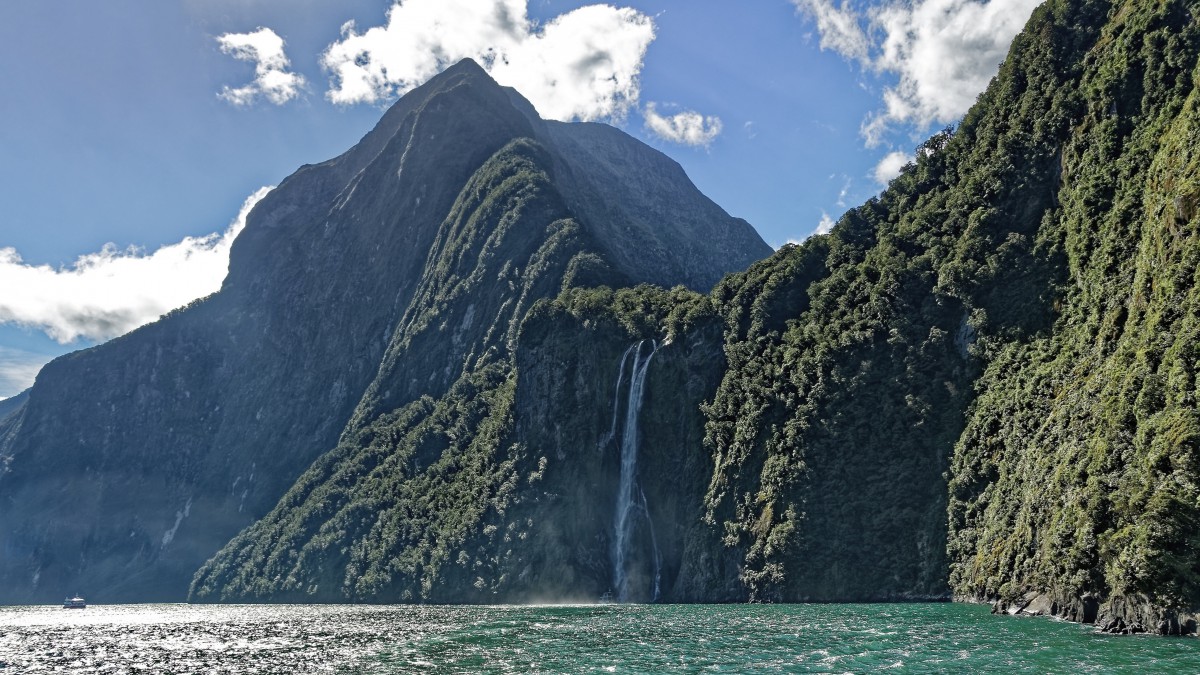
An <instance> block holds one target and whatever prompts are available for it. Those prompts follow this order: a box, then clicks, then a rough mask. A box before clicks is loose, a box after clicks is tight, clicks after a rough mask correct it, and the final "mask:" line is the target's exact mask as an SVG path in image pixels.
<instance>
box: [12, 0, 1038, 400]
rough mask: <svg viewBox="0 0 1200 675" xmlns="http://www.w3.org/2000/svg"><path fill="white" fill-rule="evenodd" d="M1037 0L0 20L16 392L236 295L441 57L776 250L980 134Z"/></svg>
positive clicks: (262, 5) (312, 2)
mask: <svg viewBox="0 0 1200 675" xmlns="http://www.w3.org/2000/svg"><path fill="white" fill-rule="evenodd" d="M1035 4H1036V2H1035V1H1034V0H990V2H976V1H974V0H883V1H881V2H875V3H855V2H852V1H851V0H846V1H844V2H834V0H752V1H751V2H729V1H728V0H689V1H687V2H680V1H674V2H671V1H664V0H645V1H643V0H630V1H629V2H623V3H617V4H613V5H600V6H597V5H595V3H587V2H566V1H557V0H528V1H526V0H404V2H400V3H398V2H395V0H178V1H176V2H160V1H158V0H106V1H105V2H103V3H97V2H94V1H87V2H84V1H81V0H65V1H59V2H54V3H15V2H10V3H3V4H2V5H0V63H3V64H4V66H3V67H0V91H3V92H4V95H3V96H2V97H0V156H2V157H3V161H0V199H2V201H3V205H4V208H3V210H2V211H0V398H3V397H6V396H11V395H13V394H15V393H17V392H19V391H20V390H21V389H23V388H25V387H27V386H28V385H29V384H30V383H31V382H32V378H33V376H34V374H35V373H36V371H37V369H38V368H39V367H40V366H41V365H42V364H43V363H45V362H46V361H47V360H49V359H50V358H52V357H54V356H56V355H58V354H62V353H65V352H67V351H71V350H74V349H79V348H81V347H85V346H88V345H91V344H95V343H96V342H99V341H103V340H105V339H108V338H111V337H113V336H115V335H118V334H121V333H123V332H126V331H128V330H130V329H132V328H134V327H136V326H137V325H140V324H142V323H145V322H147V321H150V320H153V319H154V318H155V317H157V316H158V315H160V314H161V313H162V312H164V311H167V310H169V309H171V308H173V307H174V306H178V305H181V304H185V303H186V302H187V301H189V300H191V299H193V298H194V297H197V296H199V295H204V294H207V293H209V292H211V291H213V290H216V288H217V287H219V284H220V280H221V278H223V275H224V269H225V267H224V265H225V262H226V259H225V257H224V256H225V255H226V254H227V251H228V243H229V241H230V240H231V239H232V237H233V236H234V235H236V232H237V230H238V228H239V227H240V222H239V218H240V216H239V213H242V212H244V210H245V208H246V207H247V206H248V205H250V204H252V203H253V198H254V196H255V195H259V196H260V195H261V188H263V187H264V186H271V185H275V184H277V183H279V182H280V181H281V180H282V179H283V178H284V177H286V176H287V175H288V174H290V173H291V172H292V171H294V170H295V169H296V168H297V167H299V166H300V165H301V164H304V163H313V162H319V161H322V160H325V159H328V158H330V157H333V156H335V155H337V154H339V153H341V152H342V151H344V150H345V149H347V148H348V147H350V146H351V145H353V144H354V143H355V142H356V141H357V140H358V139H359V138H360V137H361V136H362V135H363V134H364V133H366V131H367V130H368V129H370V127H371V126H372V125H373V124H374V123H375V122H376V120H377V119H378V118H379V116H380V115H381V114H382V111H383V110H384V109H385V108H386V106H387V104H389V103H390V102H392V101H394V100H395V97H396V96H397V95H398V94H399V93H402V92H403V91H405V90H407V89H408V88H411V87H412V86H415V85H416V84H419V83H420V80H421V79H423V78H425V77H428V76H429V75H430V74H431V73H432V72H435V71H436V69H437V68H438V67H441V66H444V65H447V64H445V63H440V62H439V61H438V60H437V59H436V58H432V57H431V56H430V55H431V54H435V53H437V54H443V55H445V56H446V57H448V58H450V60H457V58H458V57H459V56H462V55H472V56H476V58H485V57H488V55H492V56H495V55H497V54H499V55H500V58H496V59H495V60H494V63H493V66H492V73H493V76H494V77H496V78H497V79H498V80H499V81H501V83H502V84H510V85H513V86H517V88H518V89H520V90H522V92H523V93H525V94H526V96H527V97H529V98H530V99H531V100H532V101H533V103H534V104H535V106H537V107H538V108H539V110H540V111H542V113H543V115H546V116H558V117H563V118H571V119H596V120H600V121H607V122H609V123H612V124H614V125H616V126H618V127H620V128H622V129H624V130H625V131H627V132H628V133H630V134H632V135H634V136H635V137H637V138H639V139H641V140H643V141H645V142H647V143H649V144H650V145H652V146H654V147H655V148H658V149H659V150H661V151H663V152H665V153H666V154H668V155H670V156H671V157H672V158H674V159H675V160H676V161H678V162H679V163H680V164H682V165H683V167H684V169H685V170H686V171H687V172H688V175H689V176H690V177H691V178H692V180H693V181H694V182H695V183H696V184H697V186H699V188H700V189H701V190H702V191H703V192H704V193H706V194H707V195H709V196H710V197H711V198H712V199H714V200H715V201H716V202H717V203H718V204H720V205H721V206H723V207H724V208H725V209H726V210H727V211H729V212H730V213H731V214H733V215H736V216H740V217H743V218H745V219H746V220H748V221H749V222H750V223H751V224H753V225H754V226H755V227H756V228H757V229H758V231H759V233H760V234H761V235H762V237H763V238H764V239H765V240H766V241H767V242H768V243H770V244H772V245H774V246H778V245H780V244H783V243H785V242H787V241H795V240H801V239H804V238H805V237H807V236H809V235H811V234H812V233H813V232H815V231H817V230H818V229H819V228H822V227H828V226H829V225H830V224H831V223H832V221H833V220H835V219H836V218H837V217H838V216H839V215H841V213H842V212H844V211H845V210H846V209H847V208H849V207H853V206H855V205H857V204H859V203H861V202H862V201H864V200H865V199H867V198H869V197H870V196H872V195H874V194H876V193H877V192H878V191H879V190H880V189H881V188H882V186H883V185H884V183H885V182H886V180H887V178H888V177H890V176H892V175H894V173H895V172H896V171H897V170H898V169H899V167H900V166H902V165H903V163H904V161H905V159H906V157H907V156H908V155H909V154H910V153H911V151H912V148H914V147H915V146H916V145H917V144H919V142H920V141H921V140H922V139H923V138H924V137H926V136H927V135H928V134H929V133H931V132H933V131H936V130H937V129H939V128H941V127H942V126H945V125H947V124H952V123H953V122H955V121H956V120H957V119H958V118H959V117H961V115H962V114H963V112H965V110H966V108H967V107H968V106H969V105H970V103H971V101H973V100H974V97H975V96H976V95H977V94H978V92H979V91H981V90H982V88H983V87H984V86H985V85H986V82H987V80H988V79H989V78H990V77H991V76H992V75H993V74H994V73H995V72H996V69H997V67H998V65H999V63H1000V61H1001V60H1002V59H1003V55H1004V52H1005V51H1006V50H1007V45H1008V43H1009V42H1010V41H1011V38H1012V35H1013V34H1015V32H1016V31H1017V30H1019V28H1020V27H1021V25H1023V23H1024V22H1025V20H1026V19H1027V18H1028V16H1029V13H1030V12H1031V11H1032V8H1033V7H1034V5H1035ZM498 10H504V11H503V12H499V11H498ZM389 12H390V13H389ZM389 17H390V19H389ZM496 17H501V18H504V17H507V19H506V20H501V19H498V18H496ZM349 21H353V22H354V23H353V24H350V25H347V22H349ZM264 29H266V30H264ZM589 50H590V51H591V52H595V53H602V54H604V55H605V56H606V57H607V58H605V59H592V60H594V61H596V62H597V63H599V65H597V66H594V67H593V69H592V70H591V71H587V72H585V73H583V75H580V74H579V73H580V72H581V71H580V70H579V69H574V70H572V69H570V68H569V67H568V66H570V65H571V64H572V63H575V62H581V61H583V60H587V59H588V58H589ZM355 64H367V65H365V66H361V65H358V66H356V65H355ZM378 65H384V66H386V67H387V70H386V73H387V76H386V77H383V78H382V79H380V78H379V77H376V78H375V79H374V80H371V79H370V76H371V75H372V72H373V71H372V67H373V66H378ZM606 68H607V69H608V70H605V69H606ZM374 74H375V75H376V76H378V71H374ZM585 75H587V76H590V78H589V77H584V76H585ZM572 77H575V78H576V81H570V80H571V78H572ZM551 80H553V81H554V82H555V83H556V84H555V86H554V87H550V86H549V85H548V84H546V83H547V82H548V81H551ZM527 90H528V91H527Z"/></svg>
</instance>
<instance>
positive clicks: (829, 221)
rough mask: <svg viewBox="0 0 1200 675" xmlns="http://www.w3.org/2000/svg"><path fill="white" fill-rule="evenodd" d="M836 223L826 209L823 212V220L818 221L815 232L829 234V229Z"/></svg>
mask: <svg viewBox="0 0 1200 675" xmlns="http://www.w3.org/2000/svg"><path fill="white" fill-rule="evenodd" d="M834 225H836V223H835V222H834V220H833V218H831V217H830V215H829V214H828V213H825V212H824V211H822V212H821V221H820V222H819V223H817V229H816V231H815V232H814V233H813V234H829V231H830V230H832V229H833V226H834Z"/></svg>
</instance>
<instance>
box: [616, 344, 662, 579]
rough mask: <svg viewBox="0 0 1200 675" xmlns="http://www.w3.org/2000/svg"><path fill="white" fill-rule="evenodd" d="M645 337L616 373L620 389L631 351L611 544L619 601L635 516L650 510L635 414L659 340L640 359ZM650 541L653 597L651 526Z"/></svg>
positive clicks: (657, 571)
mask: <svg viewBox="0 0 1200 675" xmlns="http://www.w3.org/2000/svg"><path fill="white" fill-rule="evenodd" d="M645 342H646V341H645V340H642V341H641V342H638V343H637V344H636V345H633V346H632V347H630V348H629V350H626V352H625V356H623V357H622V358H621V370H620V374H619V375H618V376H617V380H618V383H617V386H618V392H619V391H620V380H621V378H622V377H623V376H624V373H625V361H626V359H627V358H628V357H629V354H630V351H632V352H633V369H632V372H631V373H630V376H629V400H628V402H627V403H626V405H625V428H624V429H623V430H622V434H621V445H620V449H621V478H620V482H619V483H618V484H617V500H616V514H615V515H614V517H613V543H612V563H613V588H614V590H615V592H616V599H617V601H619V602H626V601H628V599H629V577H628V570H627V569H626V568H627V566H628V563H629V558H630V550H629V546H630V541H631V539H632V538H633V531H634V525H635V522H634V521H635V516H637V515H638V514H639V513H640V514H643V515H645V517H646V521H647V522H649V521H650V512H649V509H648V508H647V506H646V495H645V494H644V493H643V492H642V489H641V487H640V486H639V485H638V484H637V453H638V413H639V412H641V409H642V393H643V392H644V390H645V385H646V371H647V370H648V369H649V368H650V360H651V359H653V358H654V354H655V352H657V351H658V343H657V342H655V341H653V340H651V341H650V353H649V354H647V355H646V358H645V359H644V360H643V359H642V345H643V344H645ZM618 402H619V397H618V398H617V399H616V400H614V401H613V428H612V436H613V437H615V436H616V417H617V415H616V408H617V406H616V404H617V403H618ZM650 535H651V542H652V544H653V546H654V568H655V570H654V573H655V581H654V599H655V600H657V599H658V596H659V588H658V587H659V576H660V568H661V558H662V556H661V555H660V553H659V551H658V541H657V539H656V538H655V537H654V525H653V524H651V525H650Z"/></svg>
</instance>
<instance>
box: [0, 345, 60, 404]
mask: <svg viewBox="0 0 1200 675" xmlns="http://www.w3.org/2000/svg"><path fill="white" fill-rule="evenodd" d="M52 358H54V357H53V356H48V355H45V354H35V353H33V352H27V351H25V350H23V349H13V348H12V347H3V346H0V401H3V400H4V399H6V398H9V397H10V396H15V395H17V394H19V393H21V392H22V391H25V390H26V389H28V388H29V387H31V386H32V385H33V380H34V378H36V377H37V374H38V372H39V371H41V369H42V366H44V365H46V364H47V363H48V362H49V361H50V360H51V359H52Z"/></svg>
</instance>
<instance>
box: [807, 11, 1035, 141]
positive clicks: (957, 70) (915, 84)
mask: <svg viewBox="0 0 1200 675" xmlns="http://www.w3.org/2000/svg"><path fill="white" fill-rule="evenodd" d="M1041 1H1042V0H987V1H985V2H979V1H977V0H887V1H886V2H884V3H883V4H882V5H878V6H875V7H873V8H872V9H870V10H865V11H856V10H855V9H854V8H853V7H851V5H850V4H849V0H846V2H843V4H842V5H841V7H840V8H836V7H834V6H833V4H832V0H793V2H795V4H796V6H797V7H798V8H800V9H801V11H802V12H803V13H804V14H806V15H808V16H809V17H811V18H812V20H813V21H814V22H815V23H816V26H817V30H818V32H819V33H820V34H821V48H822V49H832V50H834V51H836V52H837V53H839V54H841V55H842V56H843V57H845V58H846V59H848V60H853V61H856V62H858V63H860V64H862V65H863V66H865V67H868V68H870V69H872V70H874V71H875V72H877V73H880V74H886V75H890V76H893V77H895V78H896V82H895V84H894V85H891V86H887V87H885V89H884V91H883V97H882V98H883V100H882V108H881V109H880V110H879V111H877V112H876V113H874V114H872V115H870V116H869V117H868V118H867V119H866V120H865V121H864V123H863V125H862V134H863V137H864V138H865V139H866V142H867V145H868V146H871V147H874V146H875V145H878V144H879V143H881V142H882V140H883V136H884V135H885V134H886V133H887V132H888V131H889V129H890V128H891V127H892V125H895V124H905V125H911V126H912V127H914V128H915V129H914V130H915V131H916V132H918V133H924V132H926V131H927V130H928V129H929V127H930V126H931V125H933V124H935V123H936V124H948V123H951V122H953V121H955V120H957V119H958V118H960V117H962V115H963V114H964V113H966V111H967V109H968V108H970V107H971V105H972V104H973V103H974V102H975V99H976V97H977V96H978V95H979V93H980V92H982V91H983V90H984V89H985V88H986V87H987V84H988V82H989V81H990V80H991V78H992V76H994V75H995V74H996V71H997V69H998V67H999V65H1000V62H1001V61H1003V60H1004V57H1005V55H1006V54H1007V53H1008V48H1009V45H1010V44H1011V43H1012V39H1013V37H1015V36H1016V34H1017V33H1018V32H1020V31H1021V29H1022V28H1023V27H1024V25H1025V23H1026V21H1028V20H1029V15H1030V14H1032V13H1033V10H1034V8H1035V7H1037V6H1038V5H1039V4H1041Z"/></svg>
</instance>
